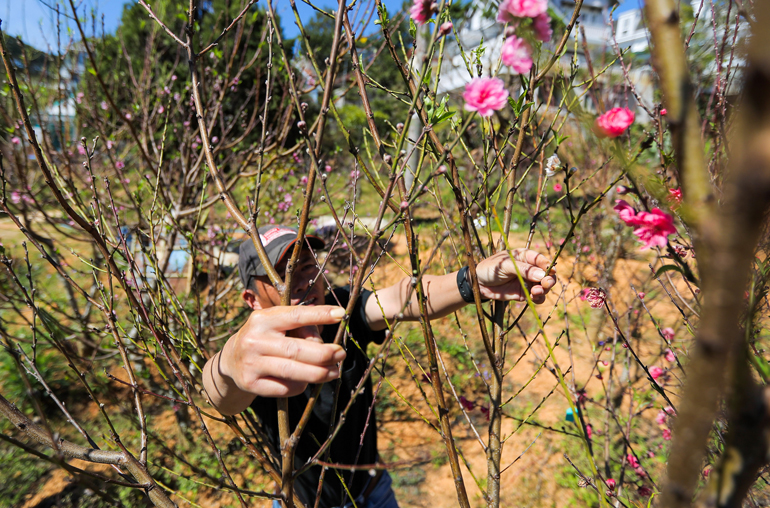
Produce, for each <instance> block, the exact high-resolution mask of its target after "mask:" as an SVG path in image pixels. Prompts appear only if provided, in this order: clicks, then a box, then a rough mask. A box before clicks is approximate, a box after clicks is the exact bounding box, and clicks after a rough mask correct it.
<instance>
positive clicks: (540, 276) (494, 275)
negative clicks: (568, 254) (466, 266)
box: [476, 249, 556, 303]
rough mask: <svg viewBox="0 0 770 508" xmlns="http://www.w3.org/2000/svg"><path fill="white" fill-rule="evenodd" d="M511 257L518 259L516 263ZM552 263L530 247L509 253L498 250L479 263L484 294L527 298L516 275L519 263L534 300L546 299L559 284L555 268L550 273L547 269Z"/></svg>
mask: <svg viewBox="0 0 770 508" xmlns="http://www.w3.org/2000/svg"><path fill="white" fill-rule="evenodd" d="M511 258H513V259H515V260H516V266H515V267H514V264H513V263H514V262H513V261H512V260H511ZM550 264H551V261H550V260H549V259H548V258H546V257H545V256H543V255H542V254H540V253H539V252H535V251H533V250H529V249H515V250H512V251H510V253H509V252H508V251H502V252H498V253H497V254H495V255H494V256H490V257H488V258H487V259H485V260H484V261H481V262H479V264H478V265H476V276H477V277H478V280H479V289H480V290H481V296H483V297H486V298H490V299H492V300H503V301H516V302H523V301H526V297H525V296H524V290H523V289H522V287H521V283H520V282H519V277H518V276H517V275H516V268H517V267H518V270H519V273H520V274H521V276H522V278H523V279H524V283H525V284H526V286H527V288H528V289H529V294H530V296H531V297H532V301H533V302H535V303H543V302H544V301H545V295H546V294H547V293H548V291H550V290H551V288H552V287H553V286H554V285H555V284H556V272H555V271H554V270H551V271H550V273H548V274H546V273H545V271H546V270H547V269H548V266H549V265H550Z"/></svg>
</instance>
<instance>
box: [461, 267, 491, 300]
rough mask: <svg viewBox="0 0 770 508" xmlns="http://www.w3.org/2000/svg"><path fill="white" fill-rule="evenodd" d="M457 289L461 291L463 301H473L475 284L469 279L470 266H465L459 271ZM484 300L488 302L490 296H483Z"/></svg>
mask: <svg viewBox="0 0 770 508" xmlns="http://www.w3.org/2000/svg"><path fill="white" fill-rule="evenodd" d="M457 289H458V290H459V291H460V296H462V298H463V301H465V302H466V303H473V302H474V301H475V300H474V299H473V286H472V285H471V283H470V281H469V280H468V267H467V266H463V267H462V268H460V271H459V272H457ZM481 301H482V302H488V301H489V298H484V297H483V296H482V297H481Z"/></svg>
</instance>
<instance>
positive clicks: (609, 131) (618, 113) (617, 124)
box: [594, 108, 634, 138]
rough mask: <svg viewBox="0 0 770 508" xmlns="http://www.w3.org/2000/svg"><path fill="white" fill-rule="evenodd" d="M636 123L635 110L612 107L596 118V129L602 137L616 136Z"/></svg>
mask: <svg viewBox="0 0 770 508" xmlns="http://www.w3.org/2000/svg"><path fill="white" fill-rule="evenodd" d="M632 123H634V112H633V111H631V110H630V109H628V108H612V109H611V110H609V111H607V112H606V113H604V114H603V115H601V116H600V117H599V118H597V119H596V124H595V126H594V127H595V130H596V133H597V134H598V135H599V136H601V137H606V138H616V137H618V136H620V135H621V134H623V133H624V132H625V131H626V129H628V128H629V127H630V126H631V124H632Z"/></svg>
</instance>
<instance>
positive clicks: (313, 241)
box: [275, 235, 326, 265]
mask: <svg viewBox="0 0 770 508" xmlns="http://www.w3.org/2000/svg"><path fill="white" fill-rule="evenodd" d="M305 238H306V239H307V241H308V243H310V246H311V247H312V248H314V249H319V250H323V249H324V248H325V247H326V242H324V241H323V240H321V239H320V238H318V237H317V236H313V235H305ZM295 243H297V239H296V238H295V239H294V240H292V241H291V242H289V243H287V244H286V247H284V248H283V252H281V255H280V256H278V259H277V260H276V261H275V264H276V265H277V264H278V263H280V262H281V261H282V260H283V258H284V256H286V254H287V253H288V252H289V249H291V248H292V247H294V244H295Z"/></svg>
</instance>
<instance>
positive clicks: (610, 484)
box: [605, 478, 618, 490]
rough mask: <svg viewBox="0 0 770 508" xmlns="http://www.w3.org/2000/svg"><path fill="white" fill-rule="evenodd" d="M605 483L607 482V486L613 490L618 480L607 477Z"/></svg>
mask: <svg viewBox="0 0 770 508" xmlns="http://www.w3.org/2000/svg"><path fill="white" fill-rule="evenodd" d="M605 483H606V484H607V487H608V488H609V489H610V490H615V486H616V485H617V484H618V482H616V481H615V480H613V479H612V478H607V481H606V482H605Z"/></svg>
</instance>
